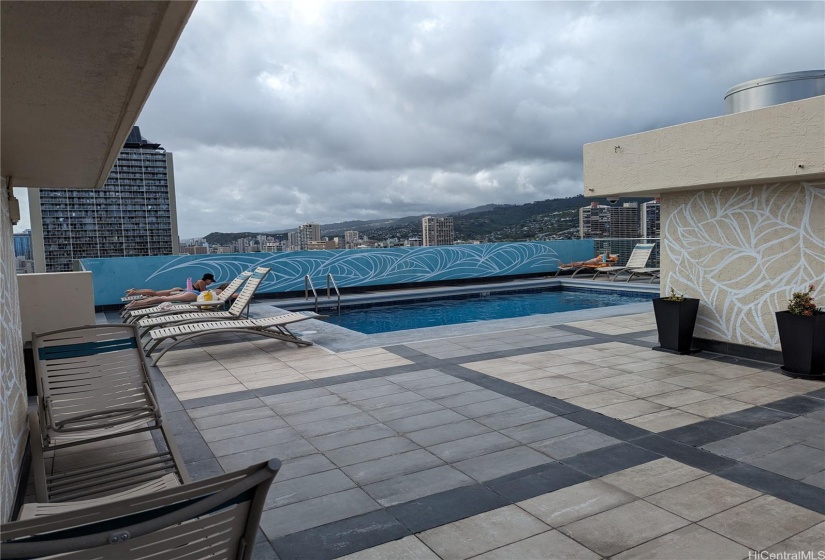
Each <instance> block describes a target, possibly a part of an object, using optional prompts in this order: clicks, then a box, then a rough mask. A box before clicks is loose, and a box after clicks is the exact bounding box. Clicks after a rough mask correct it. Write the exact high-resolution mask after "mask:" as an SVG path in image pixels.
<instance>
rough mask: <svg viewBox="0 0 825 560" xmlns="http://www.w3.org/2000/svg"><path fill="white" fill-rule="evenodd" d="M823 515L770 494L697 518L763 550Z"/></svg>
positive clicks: (809, 524) (821, 518)
mask: <svg viewBox="0 0 825 560" xmlns="http://www.w3.org/2000/svg"><path fill="white" fill-rule="evenodd" d="M823 520H825V516H822V515H820V514H818V513H814V512H812V511H810V510H808V509H805V508H801V507H799V506H796V505H794V504H790V503H788V502H785V501H783V500H780V499H778V498H774V497H772V496H761V497H759V498H756V499H755V500H751V501H749V502H745V503H744V504H742V505H739V506H736V507H734V508H732V509H729V510H727V511H723V512H722V513H718V514H716V515H714V516H713V517H709V518H707V519H704V520H702V521H700V522H699V524H700V525H701V526H703V527H706V528H708V529H710V530H711V531H714V532H716V533H719V534H720V535H723V536H725V537H728V538H729V539H732V540H735V541H736V542H738V543H740V544H743V545H745V546H747V547H748V548H750V549H752V550H764V549H766V548H768V547H769V546H771V545H774V544H776V543H778V542H780V541H783V540H785V539H787V538H789V537H791V536H793V535H795V534H797V533H801V532H802V531H804V530H806V529H809V528H810V527H812V526H814V525H816V524H817V523H821V522H822V521H823Z"/></svg>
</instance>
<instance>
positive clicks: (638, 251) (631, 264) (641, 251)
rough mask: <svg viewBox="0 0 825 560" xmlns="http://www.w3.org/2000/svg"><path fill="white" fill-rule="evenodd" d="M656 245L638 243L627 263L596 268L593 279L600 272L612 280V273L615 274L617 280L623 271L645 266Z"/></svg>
mask: <svg viewBox="0 0 825 560" xmlns="http://www.w3.org/2000/svg"><path fill="white" fill-rule="evenodd" d="M655 246H656V245H655V244H654V243H637V244H636V246H635V247H633V251H632V252H631V253H630V257H629V258H628V259H627V264H625V265H624V266H606V267H603V268H597V269H595V270H594V274H593V280H595V279H596V278H597V277H598V276H599V274H606V275H607V279H608V280H610V275H611V274H613V281H614V282H615V280H616V276H618V275H619V274H620V273H622V272H626V271H630V270H637V269H643V268H645V267H646V266H647V261H648V259H650V254H651V253H652V252H653V248H654V247H655Z"/></svg>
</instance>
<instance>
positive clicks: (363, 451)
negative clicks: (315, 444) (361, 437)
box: [325, 436, 420, 467]
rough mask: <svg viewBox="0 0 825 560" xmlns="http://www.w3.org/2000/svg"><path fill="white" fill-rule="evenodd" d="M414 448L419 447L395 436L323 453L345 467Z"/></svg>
mask: <svg viewBox="0 0 825 560" xmlns="http://www.w3.org/2000/svg"><path fill="white" fill-rule="evenodd" d="M415 449H420V447H418V445H416V444H415V443H413V442H411V441H410V440H408V439H407V438H403V437H398V436H395V437H388V438H384V439H378V440H373V441H367V442H364V443H359V444H356V445H350V446H347V447H340V448H338V449H332V450H330V451H327V452H325V455H326V456H327V458H328V459H329V460H330V461H332V462H333V463H335V464H336V465H338V466H339V467H346V466H348V465H354V464H356V463H363V462H365V461H371V460H373V459H379V458H381V457H388V456H390V455H395V454H397V453H404V452H405V451H413V450H415Z"/></svg>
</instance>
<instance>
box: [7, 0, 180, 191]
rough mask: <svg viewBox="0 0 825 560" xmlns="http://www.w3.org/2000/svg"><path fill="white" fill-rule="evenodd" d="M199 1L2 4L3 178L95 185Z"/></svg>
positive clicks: (32, 183)
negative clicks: (196, 2)
mask: <svg viewBox="0 0 825 560" xmlns="http://www.w3.org/2000/svg"><path fill="white" fill-rule="evenodd" d="M194 6H195V1H194V0H171V1H169V0H167V1H161V0H157V1H155V0H143V1H128V2H127V1H106V2H102V1H100V2H99V1H43V2H38V1H30V0H23V1H16V0H3V1H2V2H0V9H2V12H1V13H0V32H1V33H2V34H1V35H0V64H1V66H0V81H2V84H1V85H0V94H1V95H2V101H1V103H2V106H1V107H0V111H2V113H0V114H2V121H0V133H2V138H1V139H0V140H1V141H2V149H1V153H0V172H2V176H3V177H6V178H8V179H10V182H11V186H12V187H29V188H48V187H52V188H86V189H88V188H99V187H101V186H102V185H103V183H104V182H105V181H106V178H107V177H108V175H109V171H110V170H111V168H112V165H113V164H114V161H115V159H116V158H117V155H118V153H119V152H120V150H121V148H122V147H123V143H124V142H125V140H126V137H127V136H128V134H129V131H130V130H131V129H132V126H133V125H134V123H135V121H136V120H137V117H138V114H139V113H140V110H141V108H142V107H143V104H144V103H145V102H146V99H147V98H148V97H149V93H150V92H151V91H152V88H153V87H154V85H155V82H156V81H157V79H158V76H159V75H160V73H161V71H162V70H163V67H164V65H165V64H166V61H167V60H168V58H169V56H170V55H171V54H172V51H173V49H174V48H175V44H176V43H177V41H178V38H179V37H180V34H181V32H182V31H183V28H184V26H185V25H186V22H187V21H188V19H189V16H190V14H191V13H192V10H193V8H194Z"/></svg>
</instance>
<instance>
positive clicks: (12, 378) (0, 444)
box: [0, 179, 28, 521]
mask: <svg viewBox="0 0 825 560" xmlns="http://www.w3.org/2000/svg"><path fill="white" fill-rule="evenodd" d="M9 190H10V189H8V188H7V187H6V181H5V180H4V179H0V519H2V521H8V520H9V516H10V515H11V508H12V505H13V503H14V494H15V491H16V489H17V481H18V477H19V476H20V466H21V463H22V457H23V452H24V450H25V447H26V438H27V436H28V428H27V426H26V406H27V399H26V378H25V374H24V366H23V339H22V337H21V336H20V332H21V330H20V306H19V304H18V295H17V279H16V277H15V268H14V236H13V232H12V224H11V220H10V218H9V204H8V197H9Z"/></svg>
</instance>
